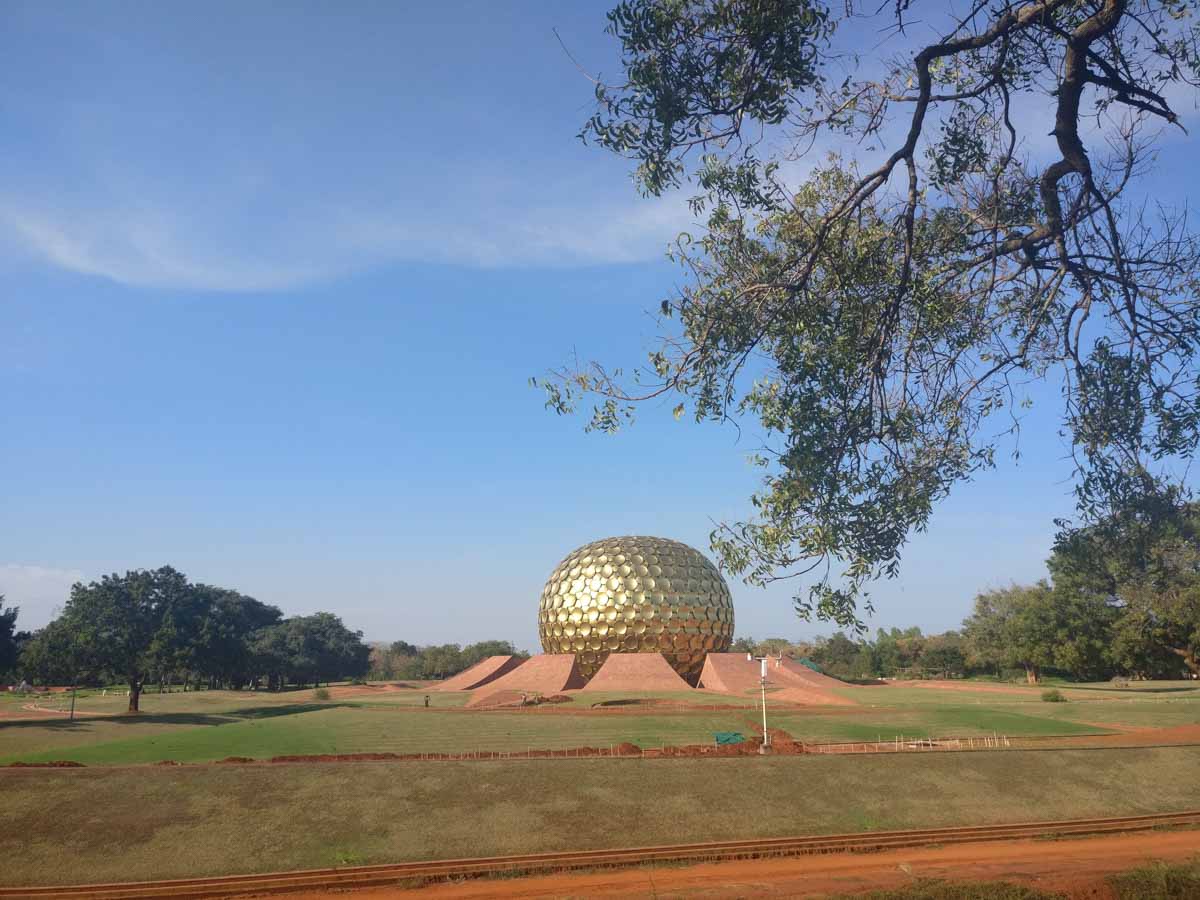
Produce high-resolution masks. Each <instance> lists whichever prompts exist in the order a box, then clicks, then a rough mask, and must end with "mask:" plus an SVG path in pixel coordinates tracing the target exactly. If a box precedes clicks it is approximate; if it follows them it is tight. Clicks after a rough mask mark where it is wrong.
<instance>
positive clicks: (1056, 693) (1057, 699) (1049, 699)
mask: <svg viewBox="0 0 1200 900" xmlns="http://www.w3.org/2000/svg"><path fill="white" fill-rule="evenodd" d="M1042 702H1043V703H1066V702H1067V698H1066V697H1065V696H1064V695H1063V693H1062V691H1060V690H1058V689H1057V688H1056V689H1054V690H1049V691H1042Z"/></svg>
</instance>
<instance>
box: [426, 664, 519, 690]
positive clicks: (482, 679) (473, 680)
mask: <svg viewBox="0 0 1200 900" xmlns="http://www.w3.org/2000/svg"><path fill="white" fill-rule="evenodd" d="M523 662H525V660H524V659H522V658H521V657H519V656H489V657H488V658H487V659H484V660H481V661H479V662H477V663H475V665H473V666H471V668H469V669H467V670H466V671H465V672H459V673H458V674H457V675H454V676H453V677H451V678H447V679H446V680H445V681H443V682H442V683H441V684H439V685H437V686H435V687H433V688H431V690H434V691H473V690H475V689H476V688H480V687H483V686H484V685H485V684H490V683H491V682H493V681H495V680H496V679H497V678H500V677H502V676H504V675H507V674H508V673H509V672H511V671H512V670H513V669H515V668H517V666H519V665H521V663H523Z"/></svg>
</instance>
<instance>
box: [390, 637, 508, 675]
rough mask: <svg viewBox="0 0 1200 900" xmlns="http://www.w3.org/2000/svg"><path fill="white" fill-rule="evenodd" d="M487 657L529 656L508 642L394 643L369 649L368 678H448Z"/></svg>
mask: <svg viewBox="0 0 1200 900" xmlns="http://www.w3.org/2000/svg"><path fill="white" fill-rule="evenodd" d="M489 656H519V657H521V658H523V659H524V658H527V657H528V656H529V654H528V653H525V652H523V651H520V650H517V649H516V648H515V647H514V646H513V645H512V644H511V643H509V642H508V641H480V642H479V643H477V644H468V645H467V646H466V647H460V646H459V645H458V644H438V645H435V646H430V647H416V646H414V645H412V644H409V643H407V642H405V641H395V642H393V643H391V644H375V645H373V646H372V647H371V662H370V669H369V675H368V677H369V678H370V679H371V680H372V681H393V680H397V679H405V678H449V677H450V676H451V675H457V674H458V673H459V672H462V671H464V670H466V669H469V668H471V666H473V665H475V664H476V663H477V662H482V661H483V660H485V659H487V658H488V657H489Z"/></svg>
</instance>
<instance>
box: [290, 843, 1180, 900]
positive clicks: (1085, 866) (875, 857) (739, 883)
mask: <svg viewBox="0 0 1200 900" xmlns="http://www.w3.org/2000/svg"><path fill="white" fill-rule="evenodd" d="M1197 855H1200V830H1188V831H1173V832H1145V833H1138V834H1120V835H1106V836H1103V837H1095V838H1079V839H1073V840H1043V841H998V842H994V843H983V844H960V845H956V846H950V847H933V848H927V849H915V850H888V851H884V852H881V853H872V854H839V855H830V856H802V857H797V858H794V859H766V860H746V861H737V862H726V863H707V864H703V865H697V866H685V867H668V868H659V869H648V868H647V869H632V870H617V871H605V872H593V873H587V874H575V875H572V874H564V875H542V876H537V877H533V878H510V879H498V880H481V881H469V882H464V883H460V884H438V885H430V886H428V887H425V888H422V889H420V890H419V891H416V890H397V889H393V888H372V889H367V890H361V891H353V892H345V891H338V892H337V893H338V894H339V895H340V896H343V897H349V898H352V900H381V898H392V897H397V898H399V897H410V896H411V897H416V896H417V895H418V894H419V895H420V896H421V897H422V898H436V900H482V898H488V897H651V896H653V897H659V898H662V897H706V898H712V897H746V896H756V897H757V896H767V897H817V896H822V895H827V894H843V893H856V892H860V891H868V890H876V889H880V888H894V887H900V886H903V885H905V884H907V883H909V882H911V881H913V880H914V879H917V878H943V879H948V880H955V881H966V880H970V881H1012V882H1016V883H1019V884H1024V885H1028V886H1031V887H1037V888H1040V889H1042V890H1049V891H1063V892H1065V893H1067V895H1068V896H1070V897H1073V898H1079V900H1082V898H1090V900H1102V898H1105V897H1108V896H1110V895H1109V893H1108V891H1107V889H1106V886H1105V883H1104V879H1105V877H1106V876H1108V875H1112V874H1116V873H1118V872H1123V871H1127V870H1128V869H1132V868H1136V867H1137V866H1140V865H1142V864H1144V863H1146V862H1148V861H1150V860H1167V861H1171V862H1182V861H1185V860H1188V859H1191V858H1193V857H1195V856H1197ZM329 896H332V892H329V893H324V892H317V893H305V894H291V895H289V897H290V898H306V900H316V898H318V897H322V898H324V897H329Z"/></svg>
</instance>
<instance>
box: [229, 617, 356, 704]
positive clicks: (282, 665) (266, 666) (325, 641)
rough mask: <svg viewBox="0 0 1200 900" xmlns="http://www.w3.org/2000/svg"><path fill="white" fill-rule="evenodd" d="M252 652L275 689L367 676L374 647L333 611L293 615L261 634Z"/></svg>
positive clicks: (259, 633)
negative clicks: (290, 685) (364, 641)
mask: <svg viewBox="0 0 1200 900" xmlns="http://www.w3.org/2000/svg"><path fill="white" fill-rule="evenodd" d="M252 652H253V654H254V657H255V659H256V661H257V663H258V664H259V665H260V666H261V667H262V670H263V671H266V672H267V673H268V684H269V686H270V687H271V688H273V689H278V688H279V687H282V686H283V684H285V683H287V682H293V683H296V684H301V685H304V684H309V683H310V682H311V683H313V684H317V685H319V684H320V683H321V682H322V681H333V680H335V679H337V678H344V677H360V676H362V675H365V674H366V672H367V668H368V666H369V663H370V654H371V648H370V647H368V646H367V645H366V644H364V643H363V640H362V632H361V631H350V630H349V629H348V628H346V626H345V625H344V624H342V620H341V619H340V618H338V617H337V616H335V615H333V614H332V613H327V612H319V613H314V614H313V615H311V616H293V617H292V618H289V619H284V620H283V621H281V622H278V623H276V624H273V625H268V626H267V627H266V628H263V629H262V630H261V631H259V632H258V633H257V636H256V638H255V641H254V644H253V647H252Z"/></svg>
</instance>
